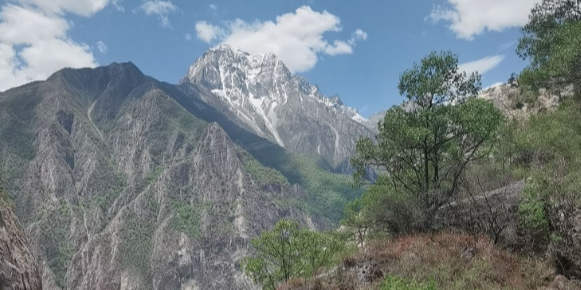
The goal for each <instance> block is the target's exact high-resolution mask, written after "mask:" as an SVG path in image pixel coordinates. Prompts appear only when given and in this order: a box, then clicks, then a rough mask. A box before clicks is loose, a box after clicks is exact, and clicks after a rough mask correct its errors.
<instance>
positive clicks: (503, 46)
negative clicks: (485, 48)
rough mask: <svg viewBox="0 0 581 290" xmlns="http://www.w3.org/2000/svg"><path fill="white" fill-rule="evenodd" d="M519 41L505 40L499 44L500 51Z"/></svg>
mask: <svg viewBox="0 0 581 290" xmlns="http://www.w3.org/2000/svg"><path fill="white" fill-rule="evenodd" d="M517 43H518V40H513V41H510V42H505V43H503V44H501V45H499V46H498V52H502V51H505V50H507V49H509V48H511V47H513V46H514V45H515V44H517Z"/></svg>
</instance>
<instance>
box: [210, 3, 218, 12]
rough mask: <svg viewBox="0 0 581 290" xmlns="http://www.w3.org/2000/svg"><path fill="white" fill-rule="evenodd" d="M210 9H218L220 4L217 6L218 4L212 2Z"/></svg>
mask: <svg viewBox="0 0 581 290" xmlns="http://www.w3.org/2000/svg"><path fill="white" fill-rule="evenodd" d="M210 9H212V11H218V6H216V4H210Z"/></svg>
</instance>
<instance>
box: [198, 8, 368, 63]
mask: <svg viewBox="0 0 581 290" xmlns="http://www.w3.org/2000/svg"><path fill="white" fill-rule="evenodd" d="M340 24H341V20H340V19H339V17H337V16H335V15H333V14H331V13H329V12H327V11H323V12H316V11H313V10H312V9H311V8H310V7H308V6H302V7H299V8H298V9H297V10H296V11H295V12H294V13H287V14H283V15H280V16H277V17H276V21H274V22H273V21H264V22H261V21H255V22H253V23H248V22H245V21H242V20H240V19H236V20H234V21H230V22H226V23H225V25H224V26H225V27H224V28H222V27H218V26H214V25H211V24H208V23H207V22H205V21H200V22H198V23H196V32H197V35H198V38H200V39H201V40H203V41H204V42H207V43H211V42H213V41H215V40H216V41H221V42H222V43H226V44H230V45H232V46H235V47H239V48H241V49H242V50H245V51H247V52H249V53H261V52H270V53H274V54H275V55H277V56H278V57H279V58H280V59H281V60H282V61H283V62H284V63H285V64H286V65H287V67H288V68H289V69H290V70H291V71H293V72H302V71H307V70H309V69H311V68H313V67H314V66H315V64H316V63H317V60H318V55H319V54H326V55H331V56H334V55H340V54H352V53H353V48H354V46H355V45H356V42H358V41H363V40H365V39H367V33H365V32H364V31H363V30H360V29H358V30H356V31H355V32H354V33H353V35H352V37H351V38H350V39H348V40H335V41H332V42H329V41H328V40H326V39H324V38H323V34H324V33H326V32H339V31H341V25H340Z"/></svg>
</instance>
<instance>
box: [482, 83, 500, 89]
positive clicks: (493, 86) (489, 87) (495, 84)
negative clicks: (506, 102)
mask: <svg viewBox="0 0 581 290" xmlns="http://www.w3.org/2000/svg"><path fill="white" fill-rule="evenodd" d="M502 85H504V83H503V82H497V83H494V84H492V85H490V86H488V87H485V88H483V89H482V91H487V90H489V89H492V88H496V87H500V86H502Z"/></svg>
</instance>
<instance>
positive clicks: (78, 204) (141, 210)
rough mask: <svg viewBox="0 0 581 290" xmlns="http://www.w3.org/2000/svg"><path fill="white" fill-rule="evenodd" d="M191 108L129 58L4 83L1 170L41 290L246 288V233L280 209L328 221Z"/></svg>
mask: <svg viewBox="0 0 581 290" xmlns="http://www.w3.org/2000/svg"><path fill="white" fill-rule="evenodd" d="M188 104H190V105H188ZM200 105H201V104H200ZM196 112H199V111H196V106H195V105H194V104H193V103H192V100H191V99H189V97H188V96H186V95H185V94H184V93H183V92H181V90H180V89H178V88H177V87H174V86H171V85H168V84H163V83H159V82H157V81H155V80H153V79H151V78H149V77H147V76H145V75H143V74H142V73H141V72H140V71H139V69H137V68H136V67H135V66H134V65H133V64H131V63H125V64H112V65H110V66H108V67H100V68H96V69H82V70H71V69H65V70H62V71H60V72H58V73H56V74H54V75H53V76H51V77H50V78H49V79H48V80H47V81H44V82H35V83H31V84H28V85H25V86H22V87H19V88H15V89H12V90H9V91H6V92H4V93H0V157H1V158H0V168H1V170H2V172H3V173H4V175H5V177H6V179H7V180H9V181H10V182H9V183H8V184H7V191H8V192H9V194H10V196H11V197H12V199H13V200H14V203H15V209H16V213H17V215H18V216H19V218H20V219H21V221H22V222H23V224H25V226H26V231H27V233H28V236H29V239H30V242H31V251H32V254H33V255H34V256H35V257H36V258H37V260H38V261H39V263H40V265H41V275H42V282H43V284H44V288H45V289H103V290H105V289H253V288H254V285H252V283H250V282H249V281H248V279H247V278H246V277H245V276H244V275H243V274H242V272H241V269H240V267H239V263H238V262H239V261H240V259H241V258H242V257H244V256H245V255H246V254H247V253H248V251H249V250H250V247H249V239H250V238H252V237H254V236H256V235H257V234H258V233H259V232H261V231H262V230H264V229H269V228H270V227H272V226H273V225H274V223H275V222H276V221H278V220H279V219H280V218H293V219H296V220H298V221H299V222H301V223H302V224H304V225H309V226H311V227H321V226H322V225H323V223H324V222H323V220H322V219H319V218H317V217H315V216H312V215H308V214H306V212H305V211H303V210H301V208H300V207H296V206H294V207H293V206H291V205H292V204H295V202H293V201H297V200H305V194H306V193H305V192H304V190H303V189H302V188H301V187H299V186H297V185H291V184H290V183H289V182H288V181H287V180H286V178H285V177H284V176H282V175H281V174H280V173H278V172H277V171H275V170H273V169H269V168H265V167H263V166H262V165H261V164H260V163H258V162H257V161H256V160H255V159H254V158H253V157H252V155H250V154H249V153H247V151H246V149H249V148H243V147H241V146H239V145H237V144H236V143H234V142H233V141H232V140H231V138H230V136H229V135H228V134H226V133H225V131H224V130H223V128H222V127H221V126H220V125H218V124H217V123H212V122H210V123H209V122H206V121H205V120H203V119H204V118H203V116H201V115H196V114H195V113H196ZM200 114H201V113H200ZM202 115H203V114H202ZM206 119H207V118H206ZM218 119H220V118H218ZM229 130H234V129H232V128H230V129H229ZM234 131H235V130H234ZM255 145H256V144H255ZM257 172H267V173H268V175H261V174H257ZM264 176H269V177H270V179H265V178H264ZM0 253H1V252H0Z"/></svg>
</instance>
